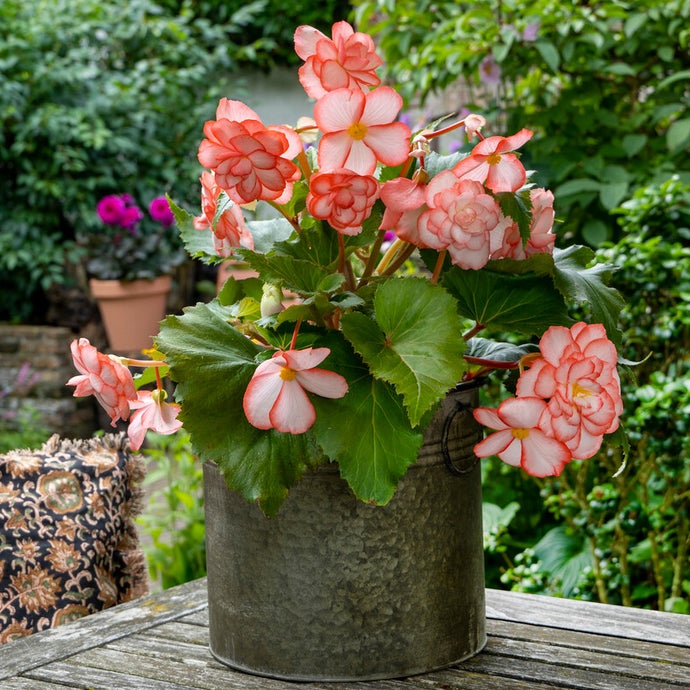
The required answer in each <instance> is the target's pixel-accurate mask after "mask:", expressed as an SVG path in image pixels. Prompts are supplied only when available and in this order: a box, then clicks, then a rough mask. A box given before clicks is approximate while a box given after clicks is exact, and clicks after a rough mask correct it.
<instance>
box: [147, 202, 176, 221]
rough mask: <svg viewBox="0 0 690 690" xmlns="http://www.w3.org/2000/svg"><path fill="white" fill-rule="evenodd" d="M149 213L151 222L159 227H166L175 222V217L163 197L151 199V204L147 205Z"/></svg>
mask: <svg viewBox="0 0 690 690" xmlns="http://www.w3.org/2000/svg"><path fill="white" fill-rule="evenodd" d="M149 213H150V214H151V218H153V220H155V221H156V222H157V223H160V224H161V225H165V226H166V227H168V226H170V225H172V224H173V223H174V222H175V216H174V215H173V212H172V211H171V210H170V205H169V204H168V200H167V199H166V197H164V196H157V197H156V198H155V199H152V201H151V203H150V204H149Z"/></svg>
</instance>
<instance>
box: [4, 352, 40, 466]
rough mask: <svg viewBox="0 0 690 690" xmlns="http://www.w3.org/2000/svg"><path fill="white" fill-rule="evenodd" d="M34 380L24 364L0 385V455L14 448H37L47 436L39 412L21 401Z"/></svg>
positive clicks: (30, 371) (28, 367) (27, 366)
mask: <svg viewBox="0 0 690 690" xmlns="http://www.w3.org/2000/svg"><path fill="white" fill-rule="evenodd" d="M37 380H38V376H37V374H36V372H34V371H32V370H31V367H30V366H29V363H28V362H27V363H25V364H23V365H22V367H21V368H20V369H19V372H18V373H17V376H16V377H15V380H14V381H10V382H7V383H2V384H0V453H5V452H7V451H8V450H12V449H14V448H38V447H39V446H40V445H41V444H43V443H44V442H45V441H46V440H47V439H48V437H49V436H50V431H49V430H48V429H46V428H44V426H43V424H42V423H41V414H40V412H39V411H38V410H37V409H36V408H35V407H33V406H32V405H31V404H29V403H28V402H26V401H24V400H23V397H24V396H26V395H27V394H28V393H29V392H30V391H31V389H32V388H33V386H34V384H35V383H36V381H37Z"/></svg>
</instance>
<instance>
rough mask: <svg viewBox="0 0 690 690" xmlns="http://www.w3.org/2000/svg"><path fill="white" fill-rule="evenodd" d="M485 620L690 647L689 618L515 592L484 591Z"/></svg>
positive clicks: (673, 614) (676, 614) (675, 614)
mask: <svg viewBox="0 0 690 690" xmlns="http://www.w3.org/2000/svg"><path fill="white" fill-rule="evenodd" d="M486 609H487V616H488V617H490V618H497V619H503V620H510V621H516V622H520V623H527V624H529V625H541V626H546V627H551V628H561V629H565V630H578V631H580V632H590V633H597V634H600V635H608V636H613V637H625V638H630V639H635V640H647V641H649V642H660V643H662V644H673V645H678V646H684V647H690V616H684V615H681V614H679V613H662V612H659V611H646V610H644V609H633V608H628V607H625V606H612V605H610V604H596V603H592V602H586V601H575V600H573V599H558V598H555V597H548V596H540V595H534V594H522V593H519V592H502V591H500V590H497V589H488V590H487V591H486Z"/></svg>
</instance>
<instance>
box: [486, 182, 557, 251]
mask: <svg viewBox="0 0 690 690" xmlns="http://www.w3.org/2000/svg"><path fill="white" fill-rule="evenodd" d="M530 200H531V202H532V211H531V215H532V219H531V222H530V234H529V238H528V240H527V242H526V243H523V241H522V236H521V234H520V228H519V227H518V224H517V223H516V222H514V221H512V220H511V221H510V224H509V225H505V226H503V227H502V228H501V232H498V231H497V232H495V233H492V237H491V258H492V259H517V260H523V259H526V258H528V257H530V256H532V255H533V254H553V248H554V245H555V242H556V236H555V235H554V234H553V233H552V232H551V229H552V227H553V220H554V210H553V194H552V193H551V192H549V191H547V190H545V189H532V190H531V191H530Z"/></svg>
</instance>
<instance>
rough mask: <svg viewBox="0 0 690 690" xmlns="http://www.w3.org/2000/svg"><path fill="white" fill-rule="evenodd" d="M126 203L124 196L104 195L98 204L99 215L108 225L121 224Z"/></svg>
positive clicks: (97, 211)
mask: <svg viewBox="0 0 690 690" xmlns="http://www.w3.org/2000/svg"><path fill="white" fill-rule="evenodd" d="M125 208H126V204H125V202H124V201H123V200H122V197H120V196H117V195H115V194H110V195H108V196H104V197H103V198H102V199H101V200H100V201H99V202H98V203H97V204H96V213H97V214H98V217H99V218H100V219H101V220H102V221H103V222H104V223H106V224H107V225H120V221H121V220H122V217H123V216H124V213H125Z"/></svg>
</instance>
